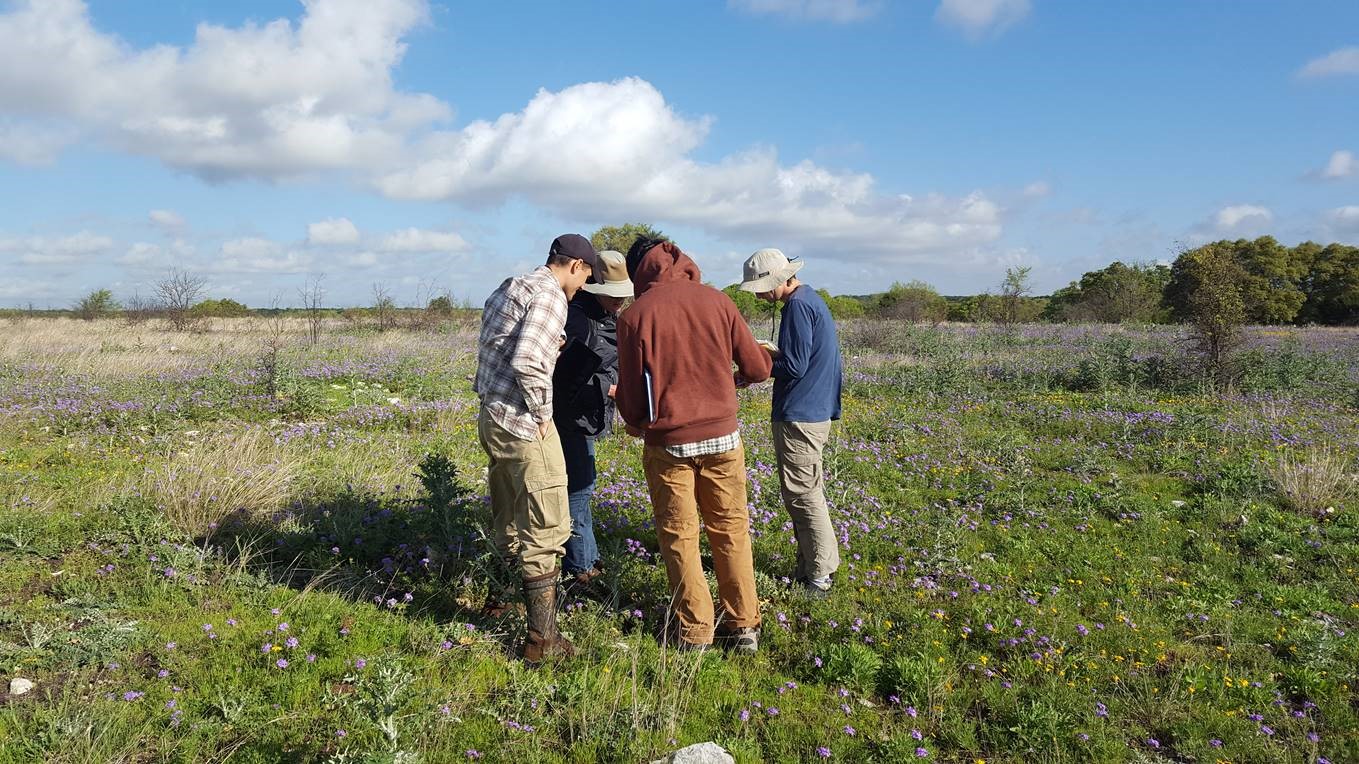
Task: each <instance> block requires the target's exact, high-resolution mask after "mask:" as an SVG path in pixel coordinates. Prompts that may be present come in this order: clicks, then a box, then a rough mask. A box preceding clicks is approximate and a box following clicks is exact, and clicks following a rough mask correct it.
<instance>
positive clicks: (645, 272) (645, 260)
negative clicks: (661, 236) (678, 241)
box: [632, 241, 703, 297]
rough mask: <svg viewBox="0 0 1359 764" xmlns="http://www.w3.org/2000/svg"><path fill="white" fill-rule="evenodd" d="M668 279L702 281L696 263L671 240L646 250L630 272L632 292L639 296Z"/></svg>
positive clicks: (699, 282) (700, 282)
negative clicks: (634, 268)
mask: <svg viewBox="0 0 1359 764" xmlns="http://www.w3.org/2000/svg"><path fill="white" fill-rule="evenodd" d="M670 281H693V282H695V283H698V284H702V283H703V275H702V274H701V273H699V270H698V263H695V262H694V261H693V260H691V259H690V258H689V256H688V255H686V254H684V252H682V251H681V250H680V248H679V247H677V246H675V245H674V244H672V243H671V242H668V241H667V242H662V243H660V244H657V245H656V246H654V247H652V248H651V249H649V250H647V253H646V254H645V255H643V256H642V260H641V262H639V263H638V264H637V269H636V271H635V272H634V273H633V274H632V293H633V295H634V296H636V297H641V296H642V295H643V294H645V293H646V291H647V290H648V289H651V288H652V287H654V286H659V285H660V284H664V283H666V282H670Z"/></svg>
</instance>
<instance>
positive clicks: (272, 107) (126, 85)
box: [0, 0, 451, 178]
mask: <svg viewBox="0 0 1359 764" xmlns="http://www.w3.org/2000/svg"><path fill="white" fill-rule="evenodd" d="M304 5H305V8H306V12H305V13H304V15H303V16H302V18H301V19H300V20H299V21H298V22H297V23H296V24H294V23H292V22H290V21H288V20H286V19H279V20H276V21H272V22H269V23H267V24H264V25H257V24H254V23H248V24H245V25H243V26H241V27H238V28H226V27H221V26H216V25H213V24H206V23H205V24H200V25H199V27H198V29H197V31H196V34H195V38H194V42H193V43H192V44H191V45H189V46H187V47H184V48H180V47H176V46H170V45H157V46H154V47H150V48H145V49H136V48H133V47H131V46H129V45H128V44H127V43H125V42H123V41H122V40H120V39H118V38H116V37H114V36H112V35H109V34H105V33H103V32H101V31H99V30H97V29H95V28H94V26H93V25H92V23H91V19H90V17H89V14H88V12H87V9H86V7H85V4H84V3H83V2H81V0H18V2H17V3H16V4H14V9H13V10H12V11H10V12H8V13H0V111H5V112H10V113H14V114H19V115H23V116H25V117H26V118H29V119H46V120H64V121H69V122H71V123H73V124H75V125H79V126H81V127H82V128H87V129H88V130H90V131H92V132H93V133H95V134H97V135H99V136H101V137H102V138H103V139H104V140H105V141H106V142H108V143H110V144H112V145H114V146H115V147H118V148H121V149H124V150H126V151H130V152H132V153H138V154H146V155H151V156H155V157H158V158H159V159H161V161H163V162H165V163H167V164H169V165H171V166H173V167H177V168H181V169H184V170H187V171H189V172H192V173H195V174H198V175H200V176H204V177H209V178H221V177H232V176H241V175H250V176H260V177H267V178H280V177H289V176H295V175H301V174H305V173H309V172H313V171H318V170H328V169H336V168H353V167H372V166H377V165H382V164H383V163H385V162H388V161H390V160H392V159H393V158H394V157H396V156H399V154H400V150H401V148H402V146H403V145H404V143H405V141H406V137H407V135H408V134H409V133H410V132H411V131H412V130H424V129H427V128H428V126H429V125H430V124H431V123H434V122H438V121H442V120H445V119H447V118H448V117H449V116H450V114H451V112H450V110H449V109H448V107H447V105H445V104H443V103H442V102H440V101H438V100H437V99H435V98H433V97H431V96H428V95H423V94H409V93H402V92H398V91H396V90H395V89H394V88H393V85H392V68H393V67H394V66H395V65H396V64H397V63H398V62H399V61H400V60H401V58H402V56H403V55H404V53H405V45H404V44H403V43H402V42H401V37H402V35H404V34H405V33H406V32H408V31H409V30H410V29H412V28H413V27H414V26H416V25H418V24H420V23H423V21H424V20H425V19H426V18H427V15H428V8H427V5H426V2H425V0H385V1H384V2H371V1H370V0H309V1H308V2H306V3H305V4H304Z"/></svg>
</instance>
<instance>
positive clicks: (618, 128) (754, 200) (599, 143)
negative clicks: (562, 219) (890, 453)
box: [378, 78, 1001, 255]
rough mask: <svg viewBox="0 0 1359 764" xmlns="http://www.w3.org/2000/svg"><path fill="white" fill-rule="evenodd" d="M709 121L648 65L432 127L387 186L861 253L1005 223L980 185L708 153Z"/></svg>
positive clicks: (961, 240)
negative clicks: (493, 113)
mask: <svg viewBox="0 0 1359 764" xmlns="http://www.w3.org/2000/svg"><path fill="white" fill-rule="evenodd" d="M709 124H710V120H708V119H685V118H683V117H681V116H679V115H677V114H676V113H675V112H674V111H673V110H672V109H671V108H670V107H669V105H668V104H666V102H665V99H664V97H663V96H662V95H661V93H660V92H659V91H657V90H656V89H655V88H654V87H653V86H652V85H651V84H650V83H648V82H646V81H644V80H640V79H636V78H628V79H623V80H618V81H616V82H612V83H599V82H593V83H585V84H581V85H574V86H572V87H568V88H566V89H564V90H562V91H559V92H555V93H554V92H550V91H546V90H542V91H539V92H538V94H537V95H536V96H534V98H533V100H532V101H530V102H529V104H528V106H526V107H525V108H524V110H523V111H521V112H517V113H513V114H505V115H502V116H501V117H499V118H498V119H496V120H495V121H494V122H486V121H478V122H474V123H472V124H470V125H468V126H467V127H465V128H463V129H462V130H459V131H451V132H440V133H437V134H434V135H431V136H430V138H429V139H428V140H427V141H426V142H425V144H424V145H423V146H422V147H421V155H422V157H421V159H420V161H418V162H414V163H413V164H412V165H411V166H410V167H409V168H408V169H404V170H401V171H398V172H393V173H389V174H387V175H386V176H384V177H382V178H381V179H380V180H379V181H378V187H379V188H380V189H381V190H382V191H383V192H384V193H386V194H387V195H389V196H392V197H396V198H406V199H423V200H449V201H457V202H462V203H465V204H469V205H477V204H497V203H500V202H503V201H504V200H506V199H508V198H511V197H519V198H524V199H527V200H529V201H531V202H534V203H537V204H541V205H545V206H548V207H551V208H553V209H555V210H557V211H559V212H562V213H564V214H565V215H567V216H570V217H575V218H580V219H592V218H608V219H643V220H652V221H657V222H663V223H667V224H680V225H691V226H695V227H699V228H702V229H705V230H708V231H710V232H713V233H716V234H719V235H728V236H737V237H743V238H752V239H761V240H769V239H772V238H775V237H777V238H778V239H779V240H781V241H785V242H800V243H802V244H804V245H807V246H819V247H820V248H821V249H823V250H824V249H827V248H831V249H833V250H834V251H838V252H844V253H846V254H851V255H853V254H858V253H861V252H865V253H872V254H875V255H882V254H916V255H919V254H921V253H927V252H934V253H937V254H942V253H941V252H940V250H953V249H956V248H959V247H965V246H973V245H976V244H980V243H985V242H990V241H993V240H995V239H996V238H997V237H998V236H999V235H1000V229H1001V220H1000V218H1001V210H1000V208H999V207H998V205H996V204H995V203H994V202H992V201H991V200H990V199H988V198H987V197H986V196H985V195H983V194H981V193H980V192H975V193H972V194H969V195H966V196H964V197H961V198H948V197H943V196H938V195H927V196H925V197H924V198H921V199H916V198H914V197H912V196H909V195H905V194H883V193H879V192H877V191H876V189H875V188H874V179H873V177H872V176H870V175H867V174H857V173H840V172H835V171H832V170H828V169H826V168H823V167H820V166H818V165H816V164H814V163H812V162H810V161H802V162H799V163H797V164H795V165H791V166H789V165H783V164H781V163H780V162H779V158H778V155H777V153H776V152H775V151H774V150H773V149H772V148H757V149H753V150H751V151H748V152H745V153H741V154H736V155H732V156H729V157H726V158H724V159H722V160H721V161H719V162H717V163H715V164H706V163H700V162H698V161H696V160H694V159H692V158H690V156H689V155H690V153H691V152H692V151H693V150H694V149H695V148H696V147H697V146H698V145H699V144H700V143H701V142H702V140H703V138H704V137H705V136H706V134H707V131H708V128H709Z"/></svg>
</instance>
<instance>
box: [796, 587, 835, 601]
mask: <svg viewBox="0 0 1359 764" xmlns="http://www.w3.org/2000/svg"><path fill="white" fill-rule="evenodd" d="M830 591H831V590H830V587H829V586H827V587H826V588H824V589H823V588H821V587H819V586H817V585H816V584H811V583H807V584H803V585H802V596H803V597H805V598H807V599H809V600H824V599H830Z"/></svg>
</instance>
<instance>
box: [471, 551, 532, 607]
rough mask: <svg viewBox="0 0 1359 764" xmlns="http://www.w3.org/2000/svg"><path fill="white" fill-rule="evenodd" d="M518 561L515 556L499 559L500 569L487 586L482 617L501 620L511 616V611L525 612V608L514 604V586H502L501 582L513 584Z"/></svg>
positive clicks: (508, 584) (495, 572)
mask: <svg viewBox="0 0 1359 764" xmlns="http://www.w3.org/2000/svg"><path fill="white" fill-rule="evenodd" d="M517 563H518V559H517V558H515V557H514V556H506V557H502V558H500V559H499V561H498V564H499V568H498V569H497V570H495V571H494V572H493V574H492V579H491V581H489V582H488V583H487V585H486V604H484V605H482V606H481V617H482V618H491V619H496V620H499V619H501V618H504V617H505V616H507V615H509V614H510V612H511V611H516V612H519V613H523V612H524V606H523V605H521V604H519V603H518V602H514V594H515V592H514V589H515V587H514V584H513V583H506V584H505V585H503V586H502V585H501V584H500V583H499V582H512V581H513V580H514V578H513V576H514V575H515V565H516V564H517Z"/></svg>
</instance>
